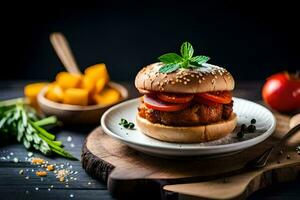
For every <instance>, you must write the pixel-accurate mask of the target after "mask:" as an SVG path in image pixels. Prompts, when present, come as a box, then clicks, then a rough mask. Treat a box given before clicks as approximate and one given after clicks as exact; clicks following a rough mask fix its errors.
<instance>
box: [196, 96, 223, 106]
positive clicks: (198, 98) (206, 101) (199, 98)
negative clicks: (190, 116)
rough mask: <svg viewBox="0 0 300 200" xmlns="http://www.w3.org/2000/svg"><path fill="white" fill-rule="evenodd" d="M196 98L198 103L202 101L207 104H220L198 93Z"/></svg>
mask: <svg viewBox="0 0 300 200" xmlns="http://www.w3.org/2000/svg"><path fill="white" fill-rule="evenodd" d="M194 100H195V101H196V102H197V103H200V104H205V105H207V106H216V105H218V103H216V102H214V101H212V100H209V99H206V98H203V97H201V96H198V95H196V96H195V98H194Z"/></svg>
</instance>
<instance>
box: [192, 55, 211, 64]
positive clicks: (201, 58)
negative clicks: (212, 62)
mask: <svg viewBox="0 0 300 200" xmlns="http://www.w3.org/2000/svg"><path fill="white" fill-rule="evenodd" d="M209 59H210V57H208V56H195V57H192V58H191V62H195V63H198V64H199V65H200V64H202V63H206V62H207V61H209Z"/></svg>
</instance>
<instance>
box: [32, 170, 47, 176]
mask: <svg viewBox="0 0 300 200" xmlns="http://www.w3.org/2000/svg"><path fill="white" fill-rule="evenodd" d="M35 174H36V175H37V176H40V177H44V176H47V172H46V171H37V172H36V173H35Z"/></svg>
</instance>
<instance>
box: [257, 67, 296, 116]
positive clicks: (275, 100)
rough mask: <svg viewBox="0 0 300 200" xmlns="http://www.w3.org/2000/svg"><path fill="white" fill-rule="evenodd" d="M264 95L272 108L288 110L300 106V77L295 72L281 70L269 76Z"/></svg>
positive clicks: (263, 89)
mask: <svg viewBox="0 0 300 200" xmlns="http://www.w3.org/2000/svg"><path fill="white" fill-rule="evenodd" d="M262 96H263V99H264V101H265V103H266V104H268V105H269V106H270V107H271V108H273V109H275V110H277V111H280V112H288V111H294V110H296V109H299V108H300V78H299V77H296V75H295V74H289V73H287V72H281V73H277V74H274V75H272V76H270V77H269V78H267V81H266V83H265V84H264V86H263V88H262Z"/></svg>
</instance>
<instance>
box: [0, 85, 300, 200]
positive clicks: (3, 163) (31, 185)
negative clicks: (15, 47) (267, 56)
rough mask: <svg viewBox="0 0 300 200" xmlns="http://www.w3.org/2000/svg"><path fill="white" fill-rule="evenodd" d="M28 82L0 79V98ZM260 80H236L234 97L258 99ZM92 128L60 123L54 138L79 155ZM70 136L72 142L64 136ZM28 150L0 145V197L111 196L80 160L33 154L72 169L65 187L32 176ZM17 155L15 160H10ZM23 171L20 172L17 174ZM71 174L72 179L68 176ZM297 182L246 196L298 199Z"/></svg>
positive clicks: (52, 179) (131, 90)
mask: <svg viewBox="0 0 300 200" xmlns="http://www.w3.org/2000/svg"><path fill="white" fill-rule="evenodd" d="M28 82H29V81H18V82H16V81H13V82H11V81H5V82H4V81H2V82H0V100H3V99H9V98H15V97H20V96H22V95H23V86H24V85H25V84H26V83H28ZM261 84H262V83H261V82H259V81H258V82H257V81H253V82H242V81H240V82H237V87H236V90H235V96H237V97H243V98H247V99H250V100H253V101H259V100H260V99H261V97H260V89H261ZM125 85H126V86H127V88H128V90H129V93H130V97H131V98H132V97H135V96H137V93H136V90H135V89H134V87H133V85H130V84H128V83H125ZM94 128H95V127H70V126H63V127H62V128H61V129H60V130H56V131H55V132H56V133H57V138H58V139H59V140H62V141H63V143H64V144H65V148H66V149H67V150H68V151H70V152H72V154H73V155H75V156H76V157H77V158H80V154H81V147H82V143H83V141H84V139H85V137H86V136H87V134H88V133H89V132H90V131H91V130H93V129H94ZM68 137H71V138H72V141H68V140H67V138H68ZM27 154H28V152H27V151H26V150H25V149H24V147H23V145H21V144H17V143H15V144H8V145H2V146H0V195H1V196H0V199H42V200H45V199H101V200H103V199H113V198H112V197H111V196H110V194H109V192H108V191H107V188H106V185H105V184H104V183H101V182H99V181H97V180H95V179H93V178H91V177H89V176H88V175H87V174H86V173H85V171H84V170H83V169H82V168H81V163H80V161H69V160H66V159H64V158H58V157H57V158H47V157H44V156H43V155H41V154H40V153H38V152H34V156H37V157H41V158H45V159H46V160H47V161H48V162H49V163H56V164H58V166H60V165H61V164H63V165H64V168H66V167H67V168H69V169H70V170H72V171H73V175H71V176H69V178H68V179H69V181H68V184H67V185H68V186H66V184H65V183H61V182H59V181H58V180H57V179H56V178H55V176H54V174H53V173H49V175H48V176H47V177H45V178H43V179H41V178H40V177H37V176H36V175H35V171H36V170H37V169H38V168H37V166H35V165H31V164H29V163H28V162H25V157H27ZM15 158H17V159H18V162H14V159H15ZM20 170H24V175H20V174H19V172H20ZM71 177H72V178H71ZM299 188H300V181H296V182H292V183H284V184H278V185H274V186H272V187H269V188H266V189H263V190H260V191H257V192H256V193H255V194H253V195H252V196H250V197H249V199H251V200H254V199H289V200H290V199H300V191H299Z"/></svg>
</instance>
